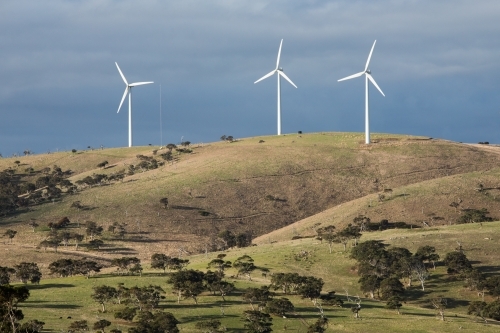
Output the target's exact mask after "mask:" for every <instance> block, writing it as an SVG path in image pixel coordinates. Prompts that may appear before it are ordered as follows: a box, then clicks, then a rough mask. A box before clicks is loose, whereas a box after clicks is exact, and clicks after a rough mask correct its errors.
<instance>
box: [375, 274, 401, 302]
mask: <svg viewBox="0 0 500 333" xmlns="http://www.w3.org/2000/svg"><path fill="white" fill-rule="evenodd" d="M379 289H380V293H381V296H382V297H381V298H382V299H383V300H388V299H389V298H391V297H393V296H402V295H403V294H404V292H405V289H404V286H403V284H402V283H401V281H399V279H398V278H395V277H390V278H387V279H384V280H382V281H380V286H379Z"/></svg>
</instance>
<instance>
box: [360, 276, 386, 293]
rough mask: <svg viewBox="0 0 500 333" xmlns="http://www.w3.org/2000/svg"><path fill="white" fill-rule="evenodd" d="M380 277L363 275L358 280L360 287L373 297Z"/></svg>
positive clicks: (378, 285)
mask: <svg viewBox="0 0 500 333" xmlns="http://www.w3.org/2000/svg"><path fill="white" fill-rule="evenodd" d="M380 281H381V280H380V278H379V277H377V276H376V275H364V276H362V277H361V278H360V279H359V280H358V282H359V284H360V289H361V291H362V292H364V293H370V298H375V295H374V294H375V291H377V290H378V288H379V287H380Z"/></svg>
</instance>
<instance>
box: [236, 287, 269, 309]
mask: <svg viewBox="0 0 500 333" xmlns="http://www.w3.org/2000/svg"><path fill="white" fill-rule="evenodd" d="M273 296H274V293H272V292H271V291H269V287H268V286H261V287H260V288H247V290H246V291H245V293H243V295H242V297H243V300H244V301H245V302H247V303H250V306H251V307H252V310H255V308H254V306H253V305H254V303H257V304H259V308H261V307H263V306H264V305H265V304H266V302H268V301H270V300H271V298H272V297H273Z"/></svg>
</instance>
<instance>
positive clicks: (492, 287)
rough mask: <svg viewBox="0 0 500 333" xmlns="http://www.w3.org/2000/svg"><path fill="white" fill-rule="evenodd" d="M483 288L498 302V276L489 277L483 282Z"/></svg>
mask: <svg viewBox="0 0 500 333" xmlns="http://www.w3.org/2000/svg"><path fill="white" fill-rule="evenodd" d="M483 286H484V288H486V290H488V293H489V294H490V295H491V296H493V297H496V298H497V300H500V275H493V276H490V277H488V278H487V279H486V281H484V284H483Z"/></svg>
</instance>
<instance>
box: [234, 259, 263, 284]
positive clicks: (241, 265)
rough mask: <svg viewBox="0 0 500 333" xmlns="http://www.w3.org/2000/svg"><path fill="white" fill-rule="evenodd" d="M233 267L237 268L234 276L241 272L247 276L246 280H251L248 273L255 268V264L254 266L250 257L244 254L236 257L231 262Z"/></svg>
mask: <svg viewBox="0 0 500 333" xmlns="http://www.w3.org/2000/svg"><path fill="white" fill-rule="evenodd" d="M233 267H234V268H236V269H237V270H238V273H237V274H236V277H238V276H239V275H240V274H243V275H246V276H248V280H250V281H251V280H252V277H251V276H250V273H252V272H253V271H254V270H255V269H256V268H257V266H255V265H254V263H253V259H252V257H250V256H248V255H246V254H245V255H243V256H241V257H239V258H237V259H236V260H235V261H234V263H233Z"/></svg>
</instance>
